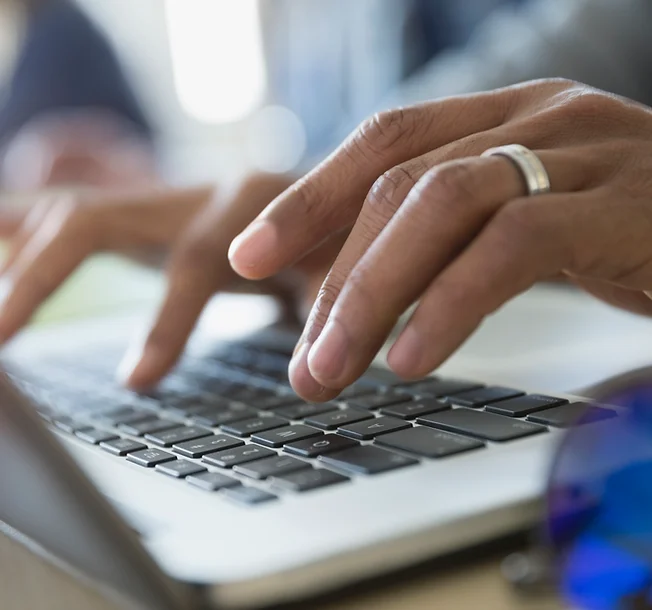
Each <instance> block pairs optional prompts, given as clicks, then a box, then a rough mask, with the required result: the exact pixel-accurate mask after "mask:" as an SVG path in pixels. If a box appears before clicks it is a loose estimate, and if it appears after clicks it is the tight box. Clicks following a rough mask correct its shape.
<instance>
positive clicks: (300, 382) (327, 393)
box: [289, 343, 340, 402]
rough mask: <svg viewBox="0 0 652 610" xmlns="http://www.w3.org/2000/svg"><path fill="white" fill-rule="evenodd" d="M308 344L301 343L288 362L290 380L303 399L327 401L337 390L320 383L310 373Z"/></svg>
mask: <svg viewBox="0 0 652 610" xmlns="http://www.w3.org/2000/svg"><path fill="white" fill-rule="evenodd" d="M309 352H310V344H308V343H305V344H303V345H302V346H301V347H300V348H299V350H298V351H297V353H296V355H295V356H294V358H293V359H292V362H291V363H290V370H289V376H290V382H291V384H292V388H293V389H294V391H295V392H296V393H297V394H298V395H299V396H301V398H303V399H304V400H307V401H310V402H327V401H329V400H332V399H333V398H335V397H336V396H337V395H338V394H339V392H340V391H339V390H331V389H328V388H325V387H324V386H323V385H321V384H320V383H319V382H318V381H316V380H315V378H314V377H313V376H312V375H311V373H310V369H309V368H308V354H309Z"/></svg>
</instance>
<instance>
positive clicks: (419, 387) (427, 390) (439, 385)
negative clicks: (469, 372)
mask: <svg viewBox="0 0 652 610" xmlns="http://www.w3.org/2000/svg"><path fill="white" fill-rule="evenodd" d="M482 387H484V386H483V385H482V384H481V383H475V382H473V381H466V380H464V379H428V380H424V381H421V382H419V383H415V384H410V385H406V386H404V387H401V388H397V391H400V392H404V393H406V394H410V395H411V396H422V397H426V396H430V397H433V398H443V397H444V396H453V395H454V394H460V393H461V392H468V391H470V390H477V389H478V388H482Z"/></svg>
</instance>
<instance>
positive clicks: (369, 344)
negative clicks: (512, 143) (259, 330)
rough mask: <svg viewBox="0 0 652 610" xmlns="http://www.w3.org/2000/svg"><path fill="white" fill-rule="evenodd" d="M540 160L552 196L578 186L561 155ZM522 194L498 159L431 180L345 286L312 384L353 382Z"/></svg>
mask: <svg viewBox="0 0 652 610" xmlns="http://www.w3.org/2000/svg"><path fill="white" fill-rule="evenodd" d="M541 156H542V158H543V161H544V163H545V165H546V167H547V168H548V170H549V172H550V174H551V176H555V183H554V185H553V186H554V188H555V189H557V190H559V191H563V192H565V191H572V190H575V189H576V188H578V187H579V186H580V184H581V182H580V180H581V176H580V174H579V173H577V172H575V173H570V172H568V171H567V170H566V169H565V166H566V158H565V157H566V156H565V155H564V154H563V153H542V155H541ZM524 191H525V187H524V183H523V178H522V176H521V174H520V173H519V171H518V170H517V169H516V167H515V166H514V165H513V164H511V163H507V162H505V159H503V158H499V157H489V158H470V159H464V160H460V161H453V162H450V163H446V164H443V165H441V166H439V167H436V168H435V169H433V170H431V171H430V172H428V173H427V174H426V175H425V176H424V177H423V178H422V179H421V180H420V182H419V183H418V184H417V186H416V187H415V188H414V189H413V190H412V191H411V193H410V195H409V196H408V198H407V199H406V201H405V203H404V205H403V206H401V208H399V210H398V212H397V213H396V215H395V216H394V217H393V218H392V220H391V222H390V223H389V224H388V225H387V227H386V229H385V230H383V232H382V233H381V235H380V236H379V237H378V239H377V240H376V241H375V242H374V243H373V245H372V246H371V247H370V248H369V250H368V251H367V253H366V254H365V255H364V256H363V257H362V258H361V259H360V261H359V262H358V263H357V264H356V266H355V267H354V268H353V270H352V272H351V273H350V275H349V277H348V278H347V280H346V282H345V284H344V287H343V289H342V291H341V293H340V295H339V297H338V299H337V301H336V303H335V306H334V307H333V309H332V311H331V313H330V316H329V319H328V323H327V325H326V327H325V328H324V330H323V332H322V333H321V335H320V337H319V339H318V340H317V342H316V343H315V344H314V346H313V347H312V349H311V350H310V353H309V355H308V362H307V364H308V368H309V371H310V373H311V375H312V376H313V378H315V379H316V380H317V381H318V382H320V383H321V384H322V385H324V386H325V387H327V388H333V389H339V388H343V387H346V386H347V385H349V384H350V383H352V382H354V381H355V380H356V379H357V378H358V377H359V376H360V375H361V374H362V373H364V371H365V370H366V368H367V367H368V365H369V364H370V362H371V361H372V360H373V358H374V356H375V354H376V353H377V352H378V350H379V349H380V348H381V347H382V344H383V342H384V341H385V339H386V338H387V336H388V334H389V333H390V332H391V330H392V328H393V327H394V325H395V324H396V322H397V320H398V318H399V317H400V315H401V314H402V313H403V312H404V311H405V310H406V309H407V308H408V307H409V306H410V305H412V303H414V302H415V301H416V300H417V299H418V298H419V297H420V295H421V294H422V293H423V291H424V290H425V289H426V288H427V286H428V285H429V284H430V282H431V281H432V279H433V277H435V276H436V275H437V274H438V273H439V272H440V271H441V270H442V269H443V268H444V267H445V265H446V264H447V263H448V262H449V261H450V260H451V259H452V258H454V257H455V255H456V254H457V253H458V252H460V251H461V250H462V249H463V248H464V247H465V246H466V245H467V244H468V243H469V242H470V241H472V240H473V238H474V237H475V235H477V233H478V232H479V231H480V230H481V229H482V227H483V226H484V224H485V223H486V222H487V221H488V220H489V219H490V218H491V217H492V216H493V215H494V214H495V212H496V211H497V210H498V209H499V208H500V207H502V206H503V205H504V204H505V203H506V202H508V201H510V200H512V199H515V198H517V197H520V196H522V195H523V194H524ZM399 287H400V288H399Z"/></svg>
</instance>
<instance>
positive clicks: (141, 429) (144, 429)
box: [118, 419, 179, 436]
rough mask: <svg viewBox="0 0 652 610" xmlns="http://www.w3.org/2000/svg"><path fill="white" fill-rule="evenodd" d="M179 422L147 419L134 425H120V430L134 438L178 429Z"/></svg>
mask: <svg viewBox="0 0 652 610" xmlns="http://www.w3.org/2000/svg"><path fill="white" fill-rule="evenodd" d="M178 425H179V422H175V421H171V420H169V419H146V420H144V421H139V422H134V423H133V424H120V425H119V426H118V429H119V430H121V431H122V432H125V433H126V434H131V435H132V436H144V435H145V434H151V433H153V432H160V431H161V430H170V429H171V428H176V427H178Z"/></svg>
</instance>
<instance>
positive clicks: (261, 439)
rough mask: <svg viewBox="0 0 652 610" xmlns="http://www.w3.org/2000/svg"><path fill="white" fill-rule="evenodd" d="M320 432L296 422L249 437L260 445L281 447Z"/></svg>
mask: <svg viewBox="0 0 652 610" xmlns="http://www.w3.org/2000/svg"><path fill="white" fill-rule="evenodd" d="M322 434H323V432H320V431H319V430H315V428H310V427H308V426H303V425H302V424H297V425H296V426H285V427H284V428H278V429H276V430H268V431H267V432H261V433H259V434H254V435H253V436H252V437H251V440H253V441H254V442H255V443H259V444H260V445H265V446H266V447H282V446H283V445H287V444H288V443H294V442H296V441H302V440H304V439H307V438H314V437H315V436H321V435H322Z"/></svg>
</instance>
